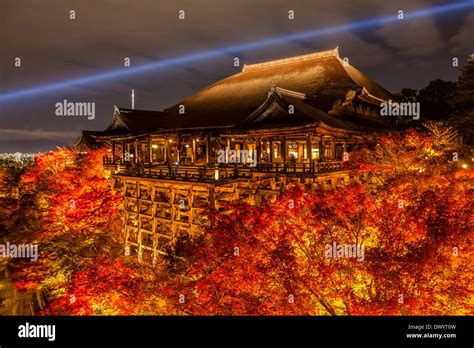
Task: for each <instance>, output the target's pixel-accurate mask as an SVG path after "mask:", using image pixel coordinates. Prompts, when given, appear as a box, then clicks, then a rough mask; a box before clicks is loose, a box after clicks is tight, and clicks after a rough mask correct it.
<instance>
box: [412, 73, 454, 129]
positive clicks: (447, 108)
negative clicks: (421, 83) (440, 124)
mask: <svg viewBox="0 0 474 348" xmlns="http://www.w3.org/2000/svg"><path fill="white" fill-rule="evenodd" d="M455 93H456V83H455V82H451V81H443V80H440V79H436V80H433V81H430V83H429V84H428V86H426V87H425V88H422V89H420V91H419V92H418V97H417V99H418V102H419V103H420V106H421V115H422V117H423V119H429V120H447V119H448V117H449V116H450V115H451V113H452V112H453V107H452V105H451V104H450V103H451V100H452V99H453V98H454V95H455Z"/></svg>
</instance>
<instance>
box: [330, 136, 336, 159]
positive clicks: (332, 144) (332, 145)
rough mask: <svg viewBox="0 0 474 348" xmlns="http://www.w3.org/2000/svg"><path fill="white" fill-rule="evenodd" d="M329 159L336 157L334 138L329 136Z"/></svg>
mask: <svg viewBox="0 0 474 348" xmlns="http://www.w3.org/2000/svg"><path fill="white" fill-rule="evenodd" d="M331 157H332V158H331V159H333V160H334V159H336V139H334V137H333V138H331Z"/></svg>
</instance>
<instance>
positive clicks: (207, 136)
mask: <svg viewBox="0 0 474 348" xmlns="http://www.w3.org/2000/svg"><path fill="white" fill-rule="evenodd" d="M210 146H211V139H210V136H209V134H208V135H206V164H209V161H210V158H211V149H210Z"/></svg>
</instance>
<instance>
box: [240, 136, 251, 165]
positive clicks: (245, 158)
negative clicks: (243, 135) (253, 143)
mask: <svg viewBox="0 0 474 348" xmlns="http://www.w3.org/2000/svg"><path fill="white" fill-rule="evenodd" d="M243 144H244V146H243V149H242V150H246V151H247V153H250V150H249V144H248V142H247V140H246V139H245V140H244V142H243ZM244 153H245V152H244ZM239 158H240V156H239ZM244 163H245V164H247V157H245V156H244Z"/></svg>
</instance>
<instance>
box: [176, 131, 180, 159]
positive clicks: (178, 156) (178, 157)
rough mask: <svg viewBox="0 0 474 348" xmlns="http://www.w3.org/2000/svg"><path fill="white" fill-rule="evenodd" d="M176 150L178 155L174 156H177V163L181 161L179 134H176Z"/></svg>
mask: <svg viewBox="0 0 474 348" xmlns="http://www.w3.org/2000/svg"><path fill="white" fill-rule="evenodd" d="M177 152H178V155H177V156H176V158H177V160H176V161H177V162H178V163H180V162H181V137H180V136H179V134H178V150H177Z"/></svg>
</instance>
